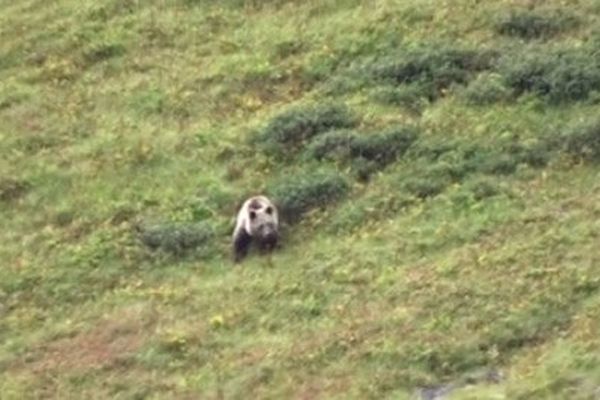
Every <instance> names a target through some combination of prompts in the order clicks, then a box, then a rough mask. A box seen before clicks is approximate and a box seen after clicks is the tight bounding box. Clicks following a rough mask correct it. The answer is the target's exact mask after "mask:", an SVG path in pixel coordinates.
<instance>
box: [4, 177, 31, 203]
mask: <svg viewBox="0 0 600 400" xmlns="http://www.w3.org/2000/svg"><path fill="white" fill-rule="evenodd" d="M29 189H31V184H30V183H29V182H28V181H25V180H20V179H13V178H6V179H0V202H9V201H12V200H16V199H19V198H21V197H22V196H24V195H25V194H26V193H27V192H28V191H29Z"/></svg>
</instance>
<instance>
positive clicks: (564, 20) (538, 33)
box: [494, 9, 578, 39]
mask: <svg viewBox="0 0 600 400" xmlns="http://www.w3.org/2000/svg"><path fill="white" fill-rule="evenodd" d="M577 23H578V20H577V18H576V17H575V16H573V15H570V14H565V13H564V12H563V11H562V10H560V9H558V10H553V11H546V12H539V11H530V10H514V11H511V12H510V13H509V14H507V15H505V16H503V17H502V18H500V20H499V21H498V22H497V23H496V24H495V27H494V28H495V31H496V32H497V33H499V34H501V35H507V36H516V37H519V38H522V39H540V38H549V37H551V36H554V35H556V34H557V33H560V32H563V31H566V30H567V29H570V28H572V27H574V26H576V25H577Z"/></svg>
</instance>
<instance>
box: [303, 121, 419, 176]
mask: <svg viewBox="0 0 600 400" xmlns="http://www.w3.org/2000/svg"><path fill="white" fill-rule="evenodd" d="M416 138H417V130H416V128H414V127H398V128H395V129H390V130H387V131H384V132H380V133H374V134H359V133H357V132H354V131H333V132H329V133H326V134H323V135H321V136H319V137H318V138H315V139H314V140H313V141H312V142H311V143H310V145H309V146H308V148H307V151H306V154H307V155H308V156H309V157H312V158H315V159H317V160H323V159H329V160H337V161H351V165H352V167H353V169H354V170H355V171H356V172H357V173H358V175H359V177H361V178H363V179H366V178H368V176H369V175H370V174H371V173H372V172H374V171H377V170H379V169H382V168H384V167H385V166H387V165H388V164H390V163H391V162H394V161H395V160H396V159H397V158H398V157H400V156H402V154H404V153H405V152H406V150H408V148H409V147H410V146H411V145H412V143H413V142H414V141H415V140H416Z"/></svg>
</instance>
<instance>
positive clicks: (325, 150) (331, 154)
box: [306, 130, 359, 160]
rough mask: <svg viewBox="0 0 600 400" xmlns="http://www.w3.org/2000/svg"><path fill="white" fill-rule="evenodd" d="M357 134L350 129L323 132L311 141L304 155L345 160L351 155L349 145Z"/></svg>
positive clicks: (322, 158) (318, 158)
mask: <svg viewBox="0 0 600 400" xmlns="http://www.w3.org/2000/svg"><path fill="white" fill-rule="evenodd" d="M358 136H359V134H358V133H356V132H354V131H350V130H337V131H331V132H327V133H324V134H323V135H320V136H318V137H316V138H315V139H314V140H312V141H311V143H310V144H309V145H308V146H307V148H306V155H307V156H308V157H309V158H314V159H316V160H346V159H348V158H350V157H351V146H352V143H353V142H354V141H355V140H356V138H357V137H358Z"/></svg>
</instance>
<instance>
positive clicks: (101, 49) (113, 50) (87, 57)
mask: <svg viewBox="0 0 600 400" xmlns="http://www.w3.org/2000/svg"><path fill="white" fill-rule="evenodd" d="M124 53H125V46H123V45H122V44H120V43H95V44H92V45H90V46H89V47H88V48H86V49H85V50H84V51H83V62H84V63H85V64H86V65H87V66H89V65H92V64H95V63H99V62H102V61H105V60H108V59H110V58H114V57H118V56H121V55H123V54H124Z"/></svg>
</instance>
